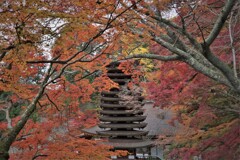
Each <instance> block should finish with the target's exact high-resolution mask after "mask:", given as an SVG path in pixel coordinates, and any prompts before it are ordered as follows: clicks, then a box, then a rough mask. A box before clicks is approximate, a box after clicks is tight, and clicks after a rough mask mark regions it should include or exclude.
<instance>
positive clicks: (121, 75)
mask: <svg viewBox="0 0 240 160" xmlns="http://www.w3.org/2000/svg"><path fill="white" fill-rule="evenodd" d="M107 76H108V77H109V78H111V79H112V78H121V79H131V75H126V74H124V73H107Z"/></svg>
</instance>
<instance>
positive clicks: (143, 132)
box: [98, 130, 148, 136]
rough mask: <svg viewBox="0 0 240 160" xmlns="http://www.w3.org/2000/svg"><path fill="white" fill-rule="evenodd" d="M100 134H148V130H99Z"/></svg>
mask: <svg viewBox="0 0 240 160" xmlns="http://www.w3.org/2000/svg"><path fill="white" fill-rule="evenodd" d="M98 134H99V135H102V136H145V135H147V134H148V131H111V130H105V131H98Z"/></svg>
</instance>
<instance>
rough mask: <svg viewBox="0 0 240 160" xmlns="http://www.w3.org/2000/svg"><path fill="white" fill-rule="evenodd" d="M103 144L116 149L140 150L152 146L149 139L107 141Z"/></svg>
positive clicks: (152, 143)
mask: <svg viewBox="0 0 240 160" xmlns="http://www.w3.org/2000/svg"><path fill="white" fill-rule="evenodd" d="M105 144H107V145H110V146H114V148H116V149H130V148H142V147H148V146H152V145H154V142H153V141H152V140H149V139H144V140H141V139H109V141H108V142H105Z"/></svg>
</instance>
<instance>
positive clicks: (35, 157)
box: [32, 154, 48, 160]
mask: <svg viewBox="0 0 240 160" xmlns="http://www.w3.org/2000/svg"><path fill="white" fill-rule="evenodd" d="M47 156H48V155H47V154H38V155H35V156H34V157H33V158H32V160H34V159H37V158H38V157H47Z"/></svg>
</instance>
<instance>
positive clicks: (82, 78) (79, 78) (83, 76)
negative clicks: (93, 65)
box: [74, 70, 99, 82]
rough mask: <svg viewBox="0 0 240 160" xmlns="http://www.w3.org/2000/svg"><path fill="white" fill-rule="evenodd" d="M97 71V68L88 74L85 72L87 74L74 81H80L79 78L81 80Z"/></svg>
mask: <svg viewBox="0 0 240 160" xmlns="http://www.w3.org/2000/svg"><path fill="white" fill-rule="evenodd" d="M98 71H99V70H95V71H93V72H91V73H89V74H87V75H85V76H83V77H81V78H79V79H77V80H75V81H74V82H78V81H80V80H82V79H84V78H87V77H88V76H91V75H93V74H94V73H97V72H98Z"/></svg>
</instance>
